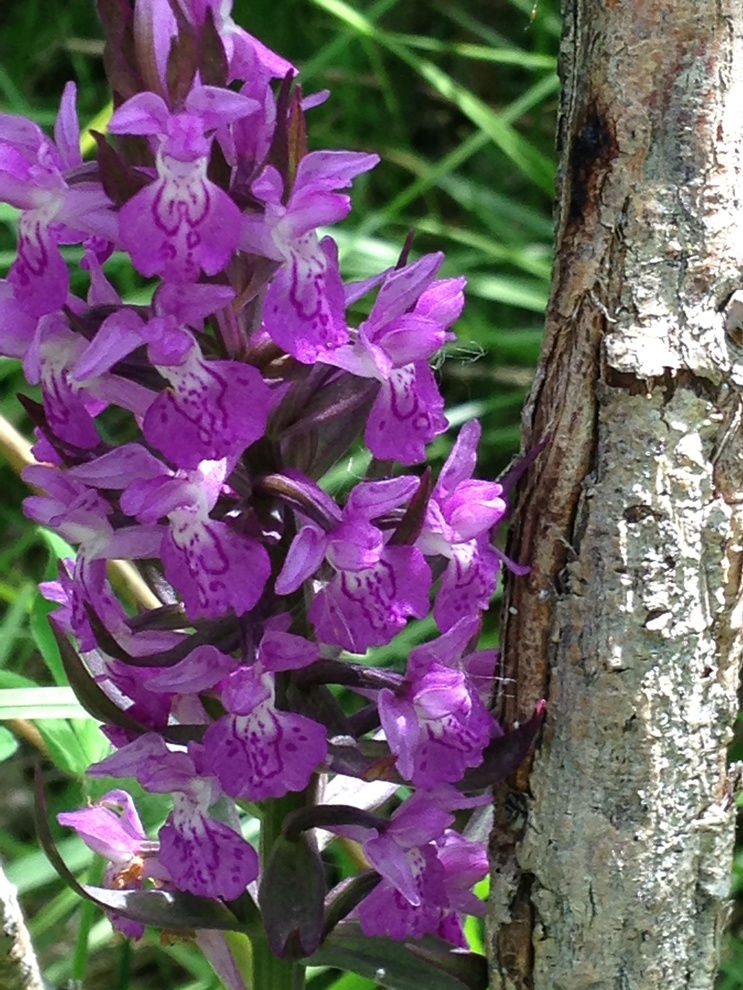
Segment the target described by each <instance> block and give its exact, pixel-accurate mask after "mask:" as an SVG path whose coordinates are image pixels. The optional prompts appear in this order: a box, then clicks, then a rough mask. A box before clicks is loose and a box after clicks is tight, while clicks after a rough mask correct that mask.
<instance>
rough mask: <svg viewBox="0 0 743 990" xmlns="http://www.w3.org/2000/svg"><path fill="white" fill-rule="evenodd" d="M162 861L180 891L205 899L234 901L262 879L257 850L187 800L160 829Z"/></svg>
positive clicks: (180, 803)
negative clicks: (257, 880)
mask: <svg viewBox="0 0 743 990" xmlns="http://www.w3.org/2000/svg"><path fill="white" fill-rule="evenodd" d="M160 860H161V862H162V863H163V865H164V866H165V867H167V869H168V871H169V873H170V875H171V877H172V878H173V882H174V883H175V885H176V886H177V887H178V888H179V889H180V890H185V891H188V892H189V893H191V894H197V895H200V896H202V897H224V898H225V900H228V901H231V900H234V899H235V898H237V897H239V896H240V895H241V894H243V893H244V892H245V890H246V888H247V886H248V884H250V883H252V881H253V880H255V879H256V877H257V876H258V856H257V854H256V851H255V849H253V847H252V846H251V845H250V844H249V843H248V842H246V841H245V840H244V839H243V838H242V836H240V835H238V834H237V832H234V831H233V830H232V829H231V828H230V827H229V826H228V825H225V824H224V823H223V822H220V821H216V820H215V819H213V818H207V817H205V816H204V815H202V814H201V813H200V812H199V811H198V810H197V809H195V808H194V807H193V806H192V805H191V804H190V803H188V802H186V801H182V802H179V803H178V804H176V807H175V809H174V810H173V813H172V815H171V816H170V818H169V819H168V821H167V822H166V824H165V825H163V827H162V828H161V829H160Z"/></svg>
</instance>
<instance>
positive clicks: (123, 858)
mask: <svg viewBox="0 0 743 990" xmlns="http://www.w3.org/2000/svg"><path fill="white" fill-rule="evenodd" d="M57 821H58V822H59V824H60V825H64V826H66V827H67V828H73V829H74V830H75V831H76V832H77V834H78V835H79V836H80V838H81V839H82V840H83V842H84V843H85V845H86V846H88V848H89V849H92V850H93V852H95V853H98V855H99V856H103V857H104V858H105V859H107V860H108V864H107V865H106V871H105V873H104V879H103V883H104V886H106V887H108V888H109V889H111V890H139V889H141V888H142V886H143V885H144V883H145V882H146V881H147V880H154V881H156V882H157V883H158V885H163V884H169V883H170V876H169V874H168V871H167V869H166V868H165V866H164V865H163V863H162V862H161V860H160V858H159V856H158V853H159V845H158V843H157V842H152V841H150V840H149V839H148V838H147V836H146V834H145V831H144V829H143V828H142V822H141V821H140V818H139V815H138V814H137V809H136V807H135V805H134V801H133V800H132V797H131V795H130V794H128V793H127V792H126V791H122V790H118V789H116V790H113V791H109V792H108V793H107V794H104V795H103V797H101V798H99V800H98V801H96V803H95V804H93V805H91V806H90V807H88V808H82V809H81V810H79V811H63V812H62V813H61V814H59V815H57ZM109 914H110V918H111V924H112V925H113V926H114V928H117V929H118V930H119V931H120V932H121V933H122V934H123V935H126V936H127V938H141V937H142V935H144V927H145V926H144V925H143V924H140V923H139V922H136V921H130V920H129V919H128V918H123V917H122V916H121V915H120V914H117V913H116V912H115V911H112V912H109Z"/></svg>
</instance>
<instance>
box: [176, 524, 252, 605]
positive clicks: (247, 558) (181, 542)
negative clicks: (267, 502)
mask: <svg viewBox="0 0 743 990" xmlns="http://www.w3.org/2000/svg"><path fill="white" fill-rule="evenodd" d="M171 522H172V528H171V530H170V533H169V535H168V536H167V537H166V538H165V539H164V540H163V547H162V561H163V566H164V568H165V574H166V577H167V578H168V580H169V581H170V583H171V584H172V585H173V586H174V587H175V588H176V589H177V590H178V592H179V593H180V594H181V596H182V598H183V603H184V605H185V606H186V612H187V613H188V616H189V618H191V619H197V618H201V617H204V618H207V619H216V618H220V617H221V616H223V615H224V614H225V613H226V612H229V611H230V610H234V612H235V613H236V614H237V615H243V614H244V613H245V612H247V611H249V610H250V609H251V608H252V607H253V606H254V605H255V604H256V602H257V601H258V599H259V598H260V596H261V594H262V592H263V588H264V586H265V584H266V581H267V580H268V577H269V574H270V573H271V563H270V561H269V558H268V553H267V552H266V550H265V548H264V547H263V546H261V544H260V543H258V542H257V541H256V540H253V539H251V538H250V537H249V536H245V535H243V534H242V533H238V532H237V531H236V530H234V529H233V528H232V527H231V526H229V525H228V524H227V523H224V522H217V521H215V520H212V519H208V520H206V521H204V520H203V519H202V518H201V517H200V516H199V515H197V514H196V513H192V512H189V511H188V510H186V509H177V510H175V511H174V512H173V513H172V514H171Z"/></svg>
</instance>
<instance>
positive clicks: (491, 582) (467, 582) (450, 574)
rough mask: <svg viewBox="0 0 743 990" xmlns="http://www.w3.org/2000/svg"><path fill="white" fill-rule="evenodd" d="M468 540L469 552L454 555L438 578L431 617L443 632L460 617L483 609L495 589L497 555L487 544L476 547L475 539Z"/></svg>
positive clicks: (497, 569) (497, 567)
mask: <svg viewBox="0 0 743 990" xmlns="http://www.w3.org/2000/svg"><path fill="white" fill-rule="evenodd" d="M471 543H472V544H473V546H472V549H471V552H470V553H466V554H465V553H459V554H457V555H455V556H454V557H453V558H452V560H450V561H449V564H448V566H447V568H446V570H445V571H444V575H443V577H442V579H441V587H440V589H439V593H438V595H437V598H436V603H435V605H434V618H435V620H436V624H437V625H438V627H439V629H440V630H441V631H442V632H446V631H447V630H448V629H451V627H452V626H454V625H456V623H457V622H458V621H459V620H460V619H462V618H464V617H469V616H473V615H475V614H476V613H477V612H478V611H479V610H481V609H486V608H487V607H488V604H489V601H490V596H491V595H492V594H493V592H494V591H495V586H496V583H497V579H498V571H499V562H498V558H497V556H496V555H495V553H494V552H493V550H492V549H491V548H490V547H488V546H479V547H478V546H477V545H476V543H475V541H474V540H473V541H471ZM460 549H461V550H464V549H465V548H464V546H462V547H461V548H460Z"/></svg>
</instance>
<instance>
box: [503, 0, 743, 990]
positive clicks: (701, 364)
mask: <svg viewBox="0 0 743 990" xmlns="http://www.w3.org/2000/svg"><path fill="white" fill-rule="evenodd" d="M563 14H564V34H563V44H562V51H561V75H562V82H563V90H562V102H561V113H560V121H559V152H560V170H559V175H558V209H557V225H556V226H557V230H556V237H557V240H556V254H555V269H554V275H553V284H552V291H551V298H550V305H549V310H548V314H547V323H546V333H545V343H544V347H543V352H542V358H541V362H540V366H539V369H538V371H537V376H536V380H535V384H534V387H533V390H532V393H531V396H530V399H529V402H528V403H527V406H526V409H525V412H524V419H523V429H524V444H525V446H526V447H529V446H531V445H533V444H534V443H536V442H538V441H539V440H541V439H543V438H544V437H546V436H549V437H550V438H551V442H550V444H549V446H548V448H547V449H546V451H545V452H544V453H543V454H542V455H541V456H540V458H539V459H538V461H537V463H536V464H535V465H534V467H533V468H532V469H531V470H530V471H529V473H528V474H527V476H526V477H525V479H524V481H523V483H522V484H521V486H520V489H519V492H518V496H517V500H516V505H515V514H514V526H513V528H512V532H511V542H510V547H509V552H510V554H511V555H512V556H514V557H515V558H516V559H518V560H520V561H524V562H529V563H531V564H532V572H531V574H530V576H529V577H528V578H525V579H514V580H512V581H511V582H510V586H509V588H508V589H507V595H506V608H505V611H504V616H505V620H504V632H503V655H504V661H503V663H504V669H503V671H502V673H503V675H504V676H503V680H502V686H501V690H500V691H499V694H498V697H497V698H496V713H497V714H498V716H499V717H500V718H501V719H502V720H503V722H504V723H506V724H509V725H510V724H512V723H513V722H514V721H516V720H518V719H522V718H524V717H526V716H527V715H528V714H529V713H530V712H531V710H532V707H533V704H534V702H535V701H536V700H537V699H538V698H540V697H545V698H546V699H547V701H548V719H547V724H546V727H545V731H544V734H543V738H542V740H541V744H540V747H539V749H538V750H537V752H536V755H535V757H534V759H533V762H532V764H531V765H530V766H527V767H525V768H523V769H522V770H521V771H520V772H519V774H518V775H517V776H516V777H515V778H514V779H512V780H511V781H509V782H508V783H507V784H505V785H504V786H503V787H501V788H499V790H498V793H497V794H496V827H495V830H494V833H493V840H492V847H491V851H492V863H493V876H492V895H491V897H492V900H491V913H490V917H489V941H490V951H491V959H492V987H493V988H498V990H511V988H519V990H521V988H534V990H588V988H591V990H594V988H596V990H599V988H607V990H609V988H611V990H651V988H652V990H655V988H658V990H660V988H663V990H675V988H682V987H683V988H694V990H703V988H704V990H706V988H711V987H712V986H713V984H714V978H715V973H716V968H717V964H718V956H719V948H720V935H721V930H722V927H723V924H724V918H725V912H726V898H727V894H728V887H729V874H730V866H731V858H732V846H733V826H734V797H733V794H732V788H731V784H730V779H729V776H728V771H727V768H726V748H727V744H728V742H729V741H730V738H731V726H732V723H733V720H734V718H735V713H736V710H737V702H736V692H737V687H738V678H739V668H740V660H741V633H740V629H741V625H742V624H743V603H742V599H741V559H742V551H743V547H742V546H741V543H742V542H743V441H742V434H741V418H742V417H741V409H742V408H743V346H741V340H742V338H741V325H742V323H743V321H742V320H741V318H740V315H739V309H740V308H741V304H740V303H739V302H738V300H739V299H740V298H741V297H738V296H735V293H736V291H737V290H739V289H742V288H743V174H742V172H741V165H742V164H743V109H742V108H743V4H741V3H740V2H739V0H673V2H671V0H564V9H563ZM514 808H519V809H521V810H522V811H523V810H525V812H526V814H525V815H523V814H522V815H515V814H514V813H513V812H514Z"/></svg>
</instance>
